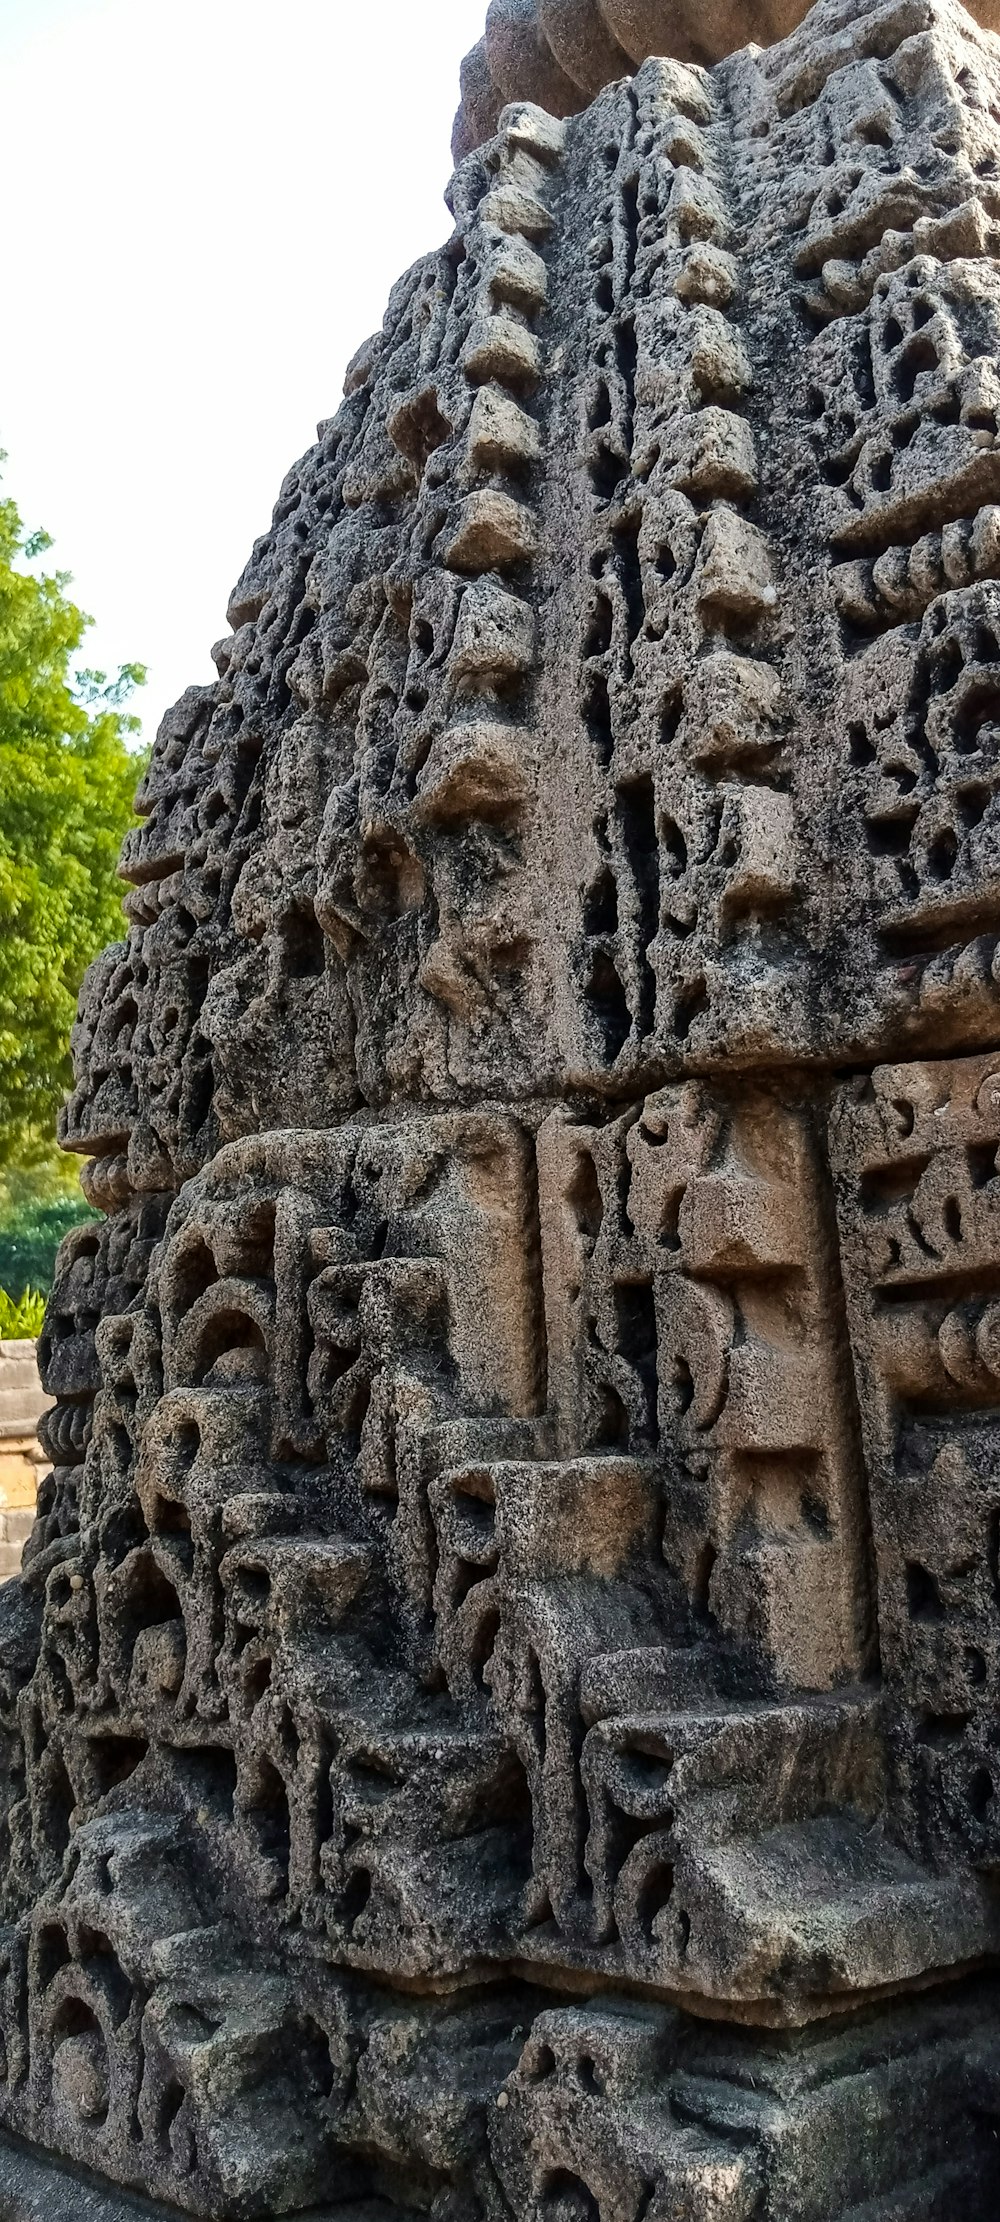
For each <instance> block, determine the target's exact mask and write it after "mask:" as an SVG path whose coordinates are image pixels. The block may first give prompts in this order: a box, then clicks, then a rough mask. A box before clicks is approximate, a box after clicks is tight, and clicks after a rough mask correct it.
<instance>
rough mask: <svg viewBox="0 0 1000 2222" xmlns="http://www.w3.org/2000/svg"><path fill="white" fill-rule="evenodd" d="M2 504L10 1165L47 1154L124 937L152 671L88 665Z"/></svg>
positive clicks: (1, 1038) (71, 615) (78, 630)
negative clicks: (127, 842)
mask: <svg viewBox="0 0 1000 2222" xmlns="http://www.w3.org/2000/svg"><path fill="white" fill-rule="evenodd" d="M50 544H51V543H50V542H49V540H48V539H47V537H46V536H45V535H44V534H42V533H35V534H33V535H29V534H27V533H25V531H24V528H23V526H22V523H21V519H20V517H19V515H18V512H17V509H16V507H15V504H14V503H13V502H12V501H9V500H2V499H0V1167H3V1166H5V1165H10V1164H12V1163H21V1164H30V1163H31V1162H32V1161H33V1160H34V1159H37V1158H38V1157H44V1156H45V1154H46V1153H47V1151H48V1150H49V1148H50V1141H49V1138H50V1136H51V1132H52V1125H53V1121H54V1118H55V1114H56V1110H57V1107H58V1105H59V1102H60V1100H61V1097H62V1096H63V1094H64V1093H65V1091H66V1088H67V1087H68V1085H69V1078H70V1067H69V1056H68V1043H69V1031H70V1027H71V1025H72V1022H73V1016H74V1012H75V1008H76V997H77V991H78V988H79V985H80V981H81V979H82V977H83V974H84V971H85V970H86V967H87V965H88V964H89V963H90V960H91V958H92V957H93V956H95V955H96V953H97V951H98V950H99V949H100V948H102V947H103V945H104V943H105V942H107V941H113V940H116V939H118V938H120V936H121V933H122V925H123V919H122V909H121V896H120V887H119V883H118V880H117V878H116V863H117V858H118V851H119V848H120V845H121V841H122V837H123V835H124V833H125V830H126V827H127V826H128V824H129V820H130V817H131V813H132V797H133V794H134V790H135V786H136V782H137V778H138V775H139V771H140V769H141V762H140V760H139V759H138V757H137V753H136V750H135V747H134V745H133V747H131V748H130V747H129V736H130V735H132V734H135V733H136V732H137V731H138V719H137V718H135V717H133V716H131V715H130V714H129V712H128V709H127V707H126V705H127V703H128V699H129V696H130V694H131V692H132V689H133V688H134V687H135V686H136V685H140V684H141V683H142V681H143V679H144V678H145V673H144V671H143V670H142V668H141V666H139V665H126V666H125V667H124V668H123V670H122V671H121V672H120V673H119V674H118V676H117V677H116V678H114V679H109V678H108V677H107V676H106V674H104V673H103V672H98V671H77V670H75V669H74V667H73V659H74V657H75V655H76V652H77V650H78V649H79V647H80V644H81V641H82V640H83V636H84V633H85V631H86V629H87V626H88V624H89V623H90V620H89V619H88V618H86V617H85V616H84V615H83V613H82V612H81V611H80V610H79V609H77V607H76V605H75V604H74V603H73V602H72V601H70V600H69V599H68V597H67V593H66V588H67V585H68V584H69V580H68V576H67V574H66V573H64V572H55V573H52V574H46V573H44V572H42V571H40V570H38V569H37V568H31V566H34V565H37V560H38V558H39V557H40V556H41V555H43V554H44V552H45V550H46V549H47V548H48V547H49V546H50Z"/></svg>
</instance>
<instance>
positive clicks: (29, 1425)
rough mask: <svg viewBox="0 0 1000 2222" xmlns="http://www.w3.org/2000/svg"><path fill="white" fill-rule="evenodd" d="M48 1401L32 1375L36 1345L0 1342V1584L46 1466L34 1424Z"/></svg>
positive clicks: (17, 1559) (15, 1564)
mask: <svg viewBox="0 0 1000 2222" xmlns="http://www.w3.org/2000/svg"><path fill="white" fill-rule="evenodd" d="M51 1402H52V1399H51V1397H47V1396H46V1395H45V1392H44V1390H43V1388H42V1384H41V1382H40V1380H39V1378H38V1355H37V1345H36V1344H35V1343H33V1342H0V1582H6V1581H9V1580H10V1577H11V1575H12V1574H16V1573H17V1572H18V1571H19V1568H20V1565H21V1553H22V1551H23V1549H24V1546H25V1543H26V1542H27V1540H28V1537H29V1535H30V1534H31V1528H32V1523H33V1521H34V1517H35V1503H36V1499H37V1496H38V1484H39V1481H40V1480H41V1477H42V1474H43V1473H44V1472H45V1471H46V1470H47V1468H46V1464H45V1459H44V1454H43V1452H42V1449H41V1446H40V1444H39V1441H38V1434H37V1429H38V1422H39V1420H40V1418H41V1416H42V1413H43V1412H44V1411H47V1409H48V1407H49V1405H50V1404H51Z"/></svg>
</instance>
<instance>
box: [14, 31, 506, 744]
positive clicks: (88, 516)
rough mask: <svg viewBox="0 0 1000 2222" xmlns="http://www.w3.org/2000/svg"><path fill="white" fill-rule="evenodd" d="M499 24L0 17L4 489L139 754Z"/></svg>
mask: <svg viewBox="0 0 1000 2222" xmlns="http://www.w3.org/2000/svg"><path fill="white" fill-rule="evenodd" d="M485 13H486V0H0V86H2V111H3V119H4V120H3V153H4V162H5V172H6V192H5V206H6V209H7V219H6V222H5V225H4V239H3V258H2V259H3V295H4V300H5V301H6V303H7V315H6V318H5V332H4V341H3V349H2V355H0V363H2V368H0V447H3V448H6V449H7V451H8V457H9V460H8V462H7V465H6V467H5V472H4V486H5V490H6V491H7V492H8V493H10V494H12V495H13V496H14V498H15V499H16V501H17V502H18V505H19V507H20V509H21V512H22V515H23V517H24V520H25V523H26V524H27V525H28V526H30V527H35V526H38V525H44V526H45V527H46V529H47V530H48V531H49V532H50V533H51V534H52V536H53V539H54V541H55V547H54V550H53V551H52V553H51V555H50V556H49V557H48V558H47V559H46V561H47V563H48V564H49V565H50V566H53V567H55V566H58V568H60V569H63V570H67V571H71V572H72V574H73V579H74V587H73V592H74V595H75V598H76V600H77V601H78V602H80V603H81V605H82V607H83V608H84V609H85V610H87V611H88V612H89V613H90V615H91V616H93V617H94V618H95V620H96V623H95V626H94V630H93V632H92V633H90V634H89V635H88V639H87V644H86V647H85V651H84V657H83V660H84V661H85V662H88V663H90V664H96V665H99V666H101V667H102V668H106V669H110V668H117V666H118V665H119V664H120V663H124V662H133V661H134V662H139V663H146V664H148V666H149V673H150V677H149V685H148V687H147V688H146V689H145V691H144V694H143V695H142V696H141V697H140V700H139V705H138V706H139V708H140V709H141V712H142V716H143V721H144V727H145V733H146V737H147V738H151V737H152V734H153V732H154V731H155V728H156V725H157V724H158V722H159V719H160V717H161V716H162V713H163V711H164V709H165V708H166V707H167V706H168V704H169V703H170V702H172V701H173V700H174V698H175V696H176V695H178V694H179V693H180V692H181V690H182V688H183V687H185V686H187V685H188V684H190V682H191V681H192V680H202V679H206V678H211V677H212V675H213V674H212V666H211V663H210V661H209V650H210V648H211V646H212V643H213V641H214V640H216V639H218V637H219V635H220V634H221V633H223V632H224V631H225V629H226V628H225V609H226V603H227V600H228V597H229V590H230V587H231V586H232V585H233V583H234V581H235V580H236V579H237V577H238V576H239V573H240V571H241V570H242V568H243V564H244V562H245V560H246V557H247V555H248V554H249V552H250V548H251V545H252V543H253V540H254V538H255V537H256V535H257V533H259V532H260V531H262V530H263V529H264V527H265V526H266V524H267V523H268V520H269V518H270V514H271V509H272V506H273V504H274V501H275V500H276V498H277V493H278V488H279V485H280V483H281V480H282V477H283V476H284V472H285V470H286V469H287V467H288V465H289V464H290V463H291V462H292V461H293V460H294V458H295V457H296V456H297V455H299V454H300V453H301V452H302V450H303V449H304V448H306V447H308V446H309V445H310V443H311V441H312V439H313V437H314V432H315V426H316V423H317V420H318V419H320V418H321V417H326V416H329V415H332V413H333V410H334V409H335V407H336V406H337V403H338V401H339V399H340V394H341V388H342V383H343V374H344V370H345V368H346V365H347V363H348V361H349V360H350V357H351V356H352V355H353V353H354V351H355V349H356V347H357V346H358V345H359V344H360V342H361V341H362V340H363V339H364V338H365V337H366V336H367V334H368V333H369V332H370V331H372V330H374V329H375V327H376V326H377V325H378V324H380V323H381V320H382V315H383V311H384V308H385V303H386V299H387V297H388V293H389V288H390V286H391V285H392V284H393V282H394V280H395V279H396V278H397V277H398V276H399V274H400V272H401V271H402V270H404V269H405V268H406V267H407V266H408V264H409V263H411V262H412V261H413V260H414V259H415V257H416V256H417V255H419V254H422V253H424V252H426V251H427V250H428V249H429V248H431V247H434V246H436V245H437V244H438V243H439V241H440V240H441V239H443V238H444V237H445V236H446V234H447V231H448V229H449V225H450V220H449V218H448V216H447V212H446V211H445V209H444V208H443V206H442V201H441V195H442V192H443V189H444V186H445V184H446V182H447V179H448V176H449V173H450V168H451V162H450V155H449V139H450V131H451V120H452V116H453V113H454V110H455V107H456V105H457V100H458V65H459V61H460V59H461V56H462V55H463V54H464V53H465V52H466V50H467V49H468V48H469V47H470V46H471V45H472V44H473V43H474V41H475V40H476V39H477V38H478V37H479V35H480V33H481V30H482V26H483V21H484V18H485Z"/></svg>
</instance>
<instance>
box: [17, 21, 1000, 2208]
mask: <svg viewBox="0 0 1000 2222" xmlns="http://www.w3.org/2000/svg"><path fill="white" fill-rule="evenodd" d="M795 13H796V9H795V7H794V5H793V6H792V7H791V8H788V7H787V5H786V4H785V0H774V5H773V6H772V8H771V10H770V13H769V14H768V16H767V20H766V22H765V23H764V25H763V35H764V36H766V37H767V38H773V39H776V43H772V44H770V45H766V46H761V45H755V44H751V45H747V46H744V48H743V50H742V51H740V52H736V53H727V46H728V45H730V44H731V43H732V41H733V39H744V38H746V37H747V36H748V35H750V34H751V33H752V31H753V29H754V26H755V24H757V22H758V18H757V17H756V15H754V14H752V12H751V11H744V15H743V16H741V15H740V12H739V9H738V8H736V9H733V8H731V7H729V6H727V5H721V6H720V5H718V4H717V0H703V4H702V6H701V7H698V8H696V7H695V6H694V5H693V4H692V5H691V6H689V7H688V8H687V10H686V12H685V10H684V9H682V8H680V7H679V6H678V7H675V6H674V5H673V0H600V4H599V5H598V0H537V5H536V4H535V0H516V4H515V0H493V7H492V8H491V11H490V19H489V25H488V30H487V39H486V42H485V44H484V46H483V47H482V48H480V49H477V51H476V53H475V54H474V55H473V56H472V57H471V59H470V62H469V64H468V65H467V68H466V72H465V80H464V88H465V100H464V107H463V111H462V114H461V116H460V119H459V124H458V130H457V139H456V146H457V151H458V155H459V158H460V159H459V166H458V170H457V173H456V176H455V180H454V185H453V188H452V194H451V206H452V210H453V214H454V231H453V234H452V236H451V238H450V239H449V241H448V243H447V245H446V246H445V247H444V248H443V249H442V251H441V252H440V253H439V254H433V255H431V256H429V257H428V258H427V259H426V260H425V261H423V262H421V263H419V264H418V265H417V266H416V268H415V269H413V270H412V271H410V272H409V273H408V275H407V276H406V277H405V278H403V279H402V280H401V281H400V283H399V285H398V286H397V288H396V290H395V292H394V293H393V296H392V299H391V301H390V305H389V311H388V315H387V318H386V322H385V325H384V327H383V330H382V332H381V333H380V334H379V335H378V336H377V337H376V338H375V339H374V340H372V341H371V342H369V344H368V345H367V346H366V347H364V348H363V349H362V351H361V353H360V354H359V355H358V356H357V357H356V359H355V361H354V363H353V364H352V366H351V369H350V372H349V375H348V379H347V393H346V399H345V401H344V403H343V406H342V408H341V409H340V411H339V412H338V414H337V415H336V417H334V418H333V419H332V421H331V422H329V423H328V424H325V425H323V426H322V427H321V428H320V433H319V440H318V444H317V446H316V447H315V448H314V449H313V450H312V452H311V453H310V454H309V455H307V456H306V458H305V459H304V461H303V462H302V463H300V464H299V465H298V466H297V467H296V468H295V469H294V470H293V471H292V473H291V475H290V476H289V478H288V479H287V481H286V483H285V486H284V488H283V490H282V493H281V497H280V500H279V503H278V507H277V510H276V512H275V517H274V523H273V526H272V528H271V531H270V532H269V533H268V534H267V535H266V536H265V538H264V539H262V540H261V541H260V542H259V543H258V545H257V547H256V549H255V551H254V554H253V557H252V559H251V561H250V563H249V565H248V568H247V570H246V572H245V574H244V576H243V578H242V579H241V581H240V583H239V586H238V587H237V589H236V592H235V594H234V597H233V601H232V605H231V610H230V617H231V622H232V628H233V629H232V634H231V636H230V637H229V638H228V639H227V640H226V641H225V642H224V643H223V644H222V645H221V646H220V647H219V649H218V650H217V663H218V669H219V677H218V681H217V684H216V685H215V686H214V687H213V688H211V689H194V690H192V691H191V692H190V693H188V694H187V695H185V696H184V698H183V700H182V701H181V702H180V704H179V705H178V707H177V708H176V710H174V711H173V712H172V713H171V714H170V715H169V716H168V718H167V719H166V721H165V723H164V725H163V727H162V729H161V732H160V735H159V738H158V741H157V744H156V750H155V754H154V758H153V763H152V766H151V769H150V771H149V774H148V777H147V779H146V781H145V782H144V787H143V790H142V792H141V795H140V810H141V813H142V825H141V829H140V830H139V831H138V832H137V833H136V834H135V835H133V836H132V837H131V838H130V840H129V842H128V844H127V846H126V852H125V856H124V859H123V866H122V870H123V875H124V877H125V878H126V879H127V880H128V881H129V883H130V893H129V896H128V909H129V914H130V930H129V937H128V940H127V942H126V943H124V944H123V945H122V946H121V947H118V948H115V949H112V950H110V951H108V953H107V954H106V956H105V957H104V958H103V959H101V960H100V962H99V963H98V964H97V966H96V967H95V968H94V970H93V971H92V973H91V975H90V978H89V980H88V984H87V987H86V989H85V992H84V997H83V1002H82V1007H81V1013H80V1019H79V1023H78V1027H77V1030H76V1039H75V1051H76V1072H77V1082H76V1088H75V1092H74V1094H73V1096H72V1099H71V1101H70V1103H69V1105H68V1108H67V1111H66V1114H65V1121H64V1131H63V1139H64V1141H65V1143H66V1146H67V1147H68V1148H70V1149H73V1150H77V1151H79V1152H80V1153H81V1155H82V1156H83V1157H85V1158H86V1159H87V1160H88V1163H87V1166H86V1169H85V1173H84V1180H85V1184H86V1187H87V1192H88V1194H89V1195H90V1196H92V1198H93V1199H94V1201H95V1202H96V1203H98V1204H99V1205H100V1206H101V1207H102V1209H103V1211H104V1212H105V1213H106V1218H105V1219H104V1221H103V1222H102V1223H101V1224H100V1226H99V1227H93V1228H92V1227H88V1228H85V1229H83V1230H81V1231H79V1232H78V1233H76V1234H74V1235H71V1236H70V1238H69V1240H68V1242H67V1244H66V1245H65V1246H64V1249H63V1252H62V1257H61V1264H60V1268H59V1274H58V1280H57V1286H56V1289H55V1293H54V1296H53V1300H52V1303H51V1306H50V1311H49V1319H48V1325H47V1328H46V1333H45V1338H44V1345H43V1360H44V1373H45V1380H46V1386H47V1388H48V1389H49V1391H50V1392H51V1393H52V1394H53V1395H54V1396H55V1398H56V1400H57V1401H56V1404H55V1407H54V1410H53V1412H52V1414H51V1415H50V1416H49V1418H48V1420H47V1422H46V1432H47V1439H48V1449H49V1451H50V1454H51V1456H52V1459H53V1462H54V1470H53V1474H52V1478H51V1481H50V1483H49V1484H48V1485H47V1489H46V1495H45V1499H44V1502H43V1505H42V1508H41V1511H40V1516H39V1520H38V1523H37V1526H36V1529H35V1532H34V1535H33V1538H32V1540H31V1543H30V1545H29V1549H28V1552H27V1556H26V1564H25V1568H24V1575H23V1580H22V1581H21V1582H20V1583H14V1584H11V1585H10V1586H9V1587H8V1588H7V1589H6V1590H5V1591H4V1592H3V1594H2V1597H0V1618H2V1623H3V1629H4V1641H3V1645H2V1648H0V1663H2V1677H0V1692H2V1697H0V1729H2V1749H3V1762H4V1768H3V1799H2V1812H3V1827H4V1857H3V1871H4V1891H5V1898H4V1921H5V1927H4V1929H3V1933H2V1943H0V2031H2V2043H0V2057H2V2075H3V2079H2V2083H0V2123H2V2126H3V2131H4V2137H3V2141H2V2142H0V2213H2V2214H3V2216H4V2217H5V2218H7V2217H9V2218H11V2222H80V2218H81V2217H83V2218H85V2222H129V2218H131V2217H133V2216H134V2217H139V2216H140V2215H141V2216H146V2217H149V2216H150V2215H151V2214H152V2213H155V2214H156V2215H162V2214H163V2213H164V2212H172V2213H176V2212H177V2211H178V2210H182V2211H183V2212H185V2213H188V2214H194V2215H200V2216H204V2217H213V2218H217V2222H251V2218H273V2217H277V2216H285V2215H306V2214H308V2215H311V2216H313V2217H314V2222H319V2218H320V2217H322V2218H323V2222H336V2218H338V2217H339V2218H340V2222H402V2218H403V2217H405V2216H407V2215H410V2214H414V2213H415V2214H417V2215H424V2216H427V2217H428V2218H429V2222H957V2218H958V2217H961V2218H962V2222H986V2218H991V2222H993V2218H995V2216H996V2213H997V2210H998V2198H1000V1990H998V1978H997V1976H996V1974H995V1973H994V1972H992V1971H993V1970H994V1969H995V1968H996V1964H997V1955H998V1953H1000V1893H998V1876H1000V1711H998V1707H1000V1173H998V1169H997V1150H998V1144H1000V431H998V426H1000V271H998V267H997V256H998V251H1000V45H998V43H997V41H996V40H995V39H994V37H993V34H992V33H991V32H990V31H989V30H988V29H985V30H984V29H980V28H978V27H977V25H976V24H975V22H974V21H973V20H972V19H971V17H970V16H968V15H967V14H966V13H965V12H964V11H963V9H962V8H961V7H960V6H959V5H958V4H957V0H872V4H870V5H869V4H866V0H820V5H819V6H818V7H816V8H815V9H814V10H813V12H812V14H811V15H810V16H809V17H808V18H807V19H806V20H805V21H804V22H802V23H801V24H798V25H796V24H795V21H794V17H795ZM782 34H783V35H782ZM671 43H672V44H673V46H674V56H673V58H667V59H663V58H656V49H657V47H659V48H662V47H663V46H664V45H666V46H670V45H671ZM588 102H589V105H588V104H587V103H588ZM144 2201H152V2202H153V2203H154V2204H153V2206H152V2208H151V2207H150V2206H149V2205H147V2204H144V2203H143V2202H144Z"/></svg>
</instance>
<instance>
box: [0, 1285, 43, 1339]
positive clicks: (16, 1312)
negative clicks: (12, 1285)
mask: <svg viewBox="0 0 1000 2222" xmlns="http://www.w3.org/2000/svg"><path fill="white" fill-rule="evenodd" d="M44 1317H45V1298H44V1296H39V1294H38V1290H37V1289H33V1288H29V1289H26V1290H25V1293H24V1295H23V1296H21V1297H19V1298H18V1300H17V1302H16V1303H15V1301H14V1298H13V1297H12V1296H8V1294H7V1291H6V1289H5V1288H0V1342H34V1341H35V1340H36V1339H37V1337H38V1336H39V1335H40V1334H41V1332H42V1321H43V1319H44Z"/></svg>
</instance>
